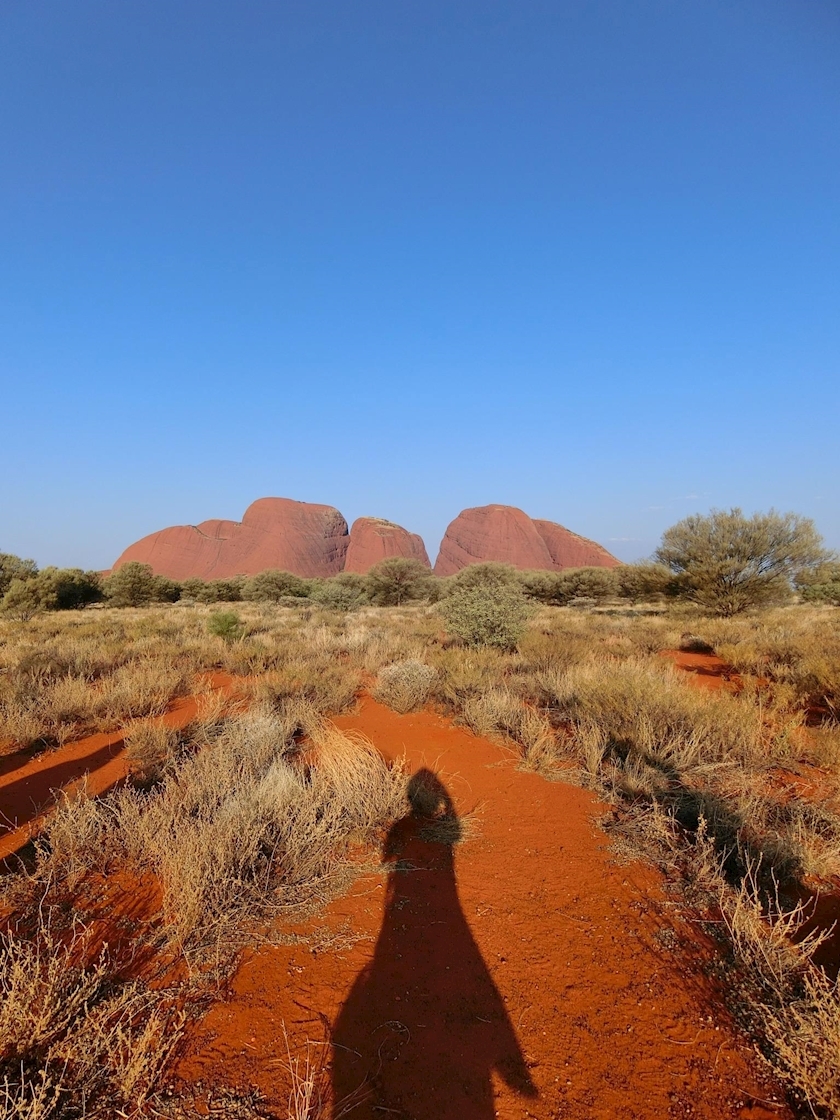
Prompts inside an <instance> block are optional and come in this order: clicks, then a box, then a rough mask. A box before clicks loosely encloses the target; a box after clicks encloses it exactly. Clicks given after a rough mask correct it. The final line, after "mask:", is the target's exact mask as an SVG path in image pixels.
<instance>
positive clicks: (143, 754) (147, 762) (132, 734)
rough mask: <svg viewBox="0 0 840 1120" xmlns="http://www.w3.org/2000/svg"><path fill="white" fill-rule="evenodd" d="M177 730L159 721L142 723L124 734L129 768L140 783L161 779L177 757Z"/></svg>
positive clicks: (146, 785)
mask: <svg viewBox="0 0 840 1120" xmlns="http://www.w3.org/2000/svg"><path fill="white" fill-rule="evenodd" d="M177 746H178V733H177V731H175V730H173V729H172V728H171V727H164V726H163V724H160V723H148V722H146V723H139V724H137V725H136V726H135V727H132V728H131V729H130V730H129V731H128V732H127V733H126V735H125V752H126V756H127V758H128V768H129V772H130V773H131V775H132V777H133V778H134V779H135V781H136V782H137V784H138V785H140V786H143V787H148V786H151V785H154V784H155V783H156V782H159V781H160V780H161V778H162V777H163V775H164V773H165V771H166V769H167V767H168V766H169V765H170V764H171V763H172V762H173V761H174V759H175V752H176V749H177Z"/></svg>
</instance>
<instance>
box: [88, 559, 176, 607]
mask: <svg viewBox="0 0 840 1120" xmlns="http://www.w3.org/2000/svg"><path fill="white" fill-rule="evenodd" d="M102 589H103V591H104V594H105V598H106V599H107V600H108V602H109V603H110V604H111V606H112V607H144V606H146V605H147V604H148V603H175V602H177V601H178V599H179V598H180V597H181V584H180V583H177V582H176V581H175V580H172V579H167V577H166V576H156V575H155V573H154V571H153V569H152V566H151V564H140V563H139V562H138V561H137V560H130V561H129V562H128V563H127V564H123V566H122V567H121V568H118V569H117V570H116V571H115V572H112V573H111V574H110V575H109V576H108V577H107V578H106V579H105V581H104V582H103V585H102Z"/></svg>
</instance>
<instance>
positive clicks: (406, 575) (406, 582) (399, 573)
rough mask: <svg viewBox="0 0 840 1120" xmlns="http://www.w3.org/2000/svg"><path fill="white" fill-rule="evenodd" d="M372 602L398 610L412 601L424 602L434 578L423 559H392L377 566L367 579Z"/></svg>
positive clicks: (398, 557)
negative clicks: (420, 600) (403, 604)
mask: <svg viewBox="0 0 840 1120" xmlns="http://www.w3.org/2000/svg"><path fill="white" fill-rule="evenodd" d="M366 580H367V593H368V598H369V600H370V602H371V603H375V604H376V605H377V606H380V607H398V606H400V604H401V603H406V602H409V601H410V600H411V599H422V598H424V597H425V596H426V594H427V593H428V590H429V585H430V583H431V582H432V581H433V580H434V576H433V575H432V573H431V572H430V570H429V568H428V567H427V566H426V565H425V564H423V563H421V562H420V561H419V560H413V559H409V558H408V557H405V556H391V557H389V558H388V559H386V560H380V562H379V563H378V564H375V565H374V566H373V567H372V568H371V569H370V571H369V572H368V573H367V576H366Z"/></svg>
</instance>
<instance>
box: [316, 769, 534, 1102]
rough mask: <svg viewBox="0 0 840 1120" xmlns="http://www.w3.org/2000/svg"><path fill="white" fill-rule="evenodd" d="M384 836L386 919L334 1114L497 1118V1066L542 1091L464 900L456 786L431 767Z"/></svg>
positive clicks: (360, 999)
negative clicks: (452, 790)
mask: <svg viewBox="0 0 840 1120" xmlns="http://www.w3.org/2000/svg"><path fill="white" fill-rule="evenodd" d="M409 800H410V803H411V807H412V809H411V813H410V814H409V816H407V817H405V818H404V819H403V820H401V821H398V822H397V823H396V824H395V825H394V826H393V828H392V829H391V830H390V832H389V834H388V837H387V839H386V842H385V848H384V853H383V856H384V860H385V862H386V863H389V864H390V865H391V870H390V874H389V876H388V887H387V897H386V905H385V915H384V918H383V922H382V929H381V931H380V934H379V938H378V940H377V943H376V949H375V951H374V955H373V959H372V961H371V963H370V965H369V966H368V967H367V968H366V969H365V970H364V971H363V972H361V973H360V974H359V976H358V977H357V978H356V981H355V983H354V984H353V987H352V989H351V991H350V994H349V996H348V998H347V1000H346V1002H345V1003H344V1006H343V1007H342V1009H341V1012H340V1014H339V1016H338V1019H337V1020H336V1023H335V1024H334V1028H333V1032H332V1046H333V1053H332V1081H333V1085H332V1087H333V1101H334V1102H335V1104H334V1106H333V1120H338V1118H339V1117H341V1116H346V1115H350V1116H351V1117H353V1118H354V1120H355V1118H358V1120H361V1118H362V1117H369V1118H373V1117H376V1118H377V1120H383V1118H385V1117H388V1116H395V1117H403V1118H405V1120H450V1118H451V1120H492V1118H493V1117H494V1116H495V1108H494V1104H493V1084H492V1079H491V1075H492V1074H493V1073H494V1072H495V1073H496V1074H497V1075H498V1076H499V1077H500V1078H501V1079H502V1080H503V1081H504V1082H506V1084H507V1085H509V1086H510V1087H511V1088H513V1089H514V1090H515V1091H516V1092H518V1093H520V1094H522V1095H523V1096H526V1097H535V1096H536V1095H537V1092H536V1089H535V1087H534V1083H533V1081H532V1080H531V1076H530V1073H529V1071H528V1068H527V1066H526V1064H525V1060H524V1058H523V1055H522V1051H521V1050H520V1047H519V1043H518V1041H517V1038H516V1033H515V1031H514V1029H513V1026H512V1024H511V1022H510V1019H509V1018H508V1014H507V1011H506V1009H505V1005H504V1000H503V999H502V997H501V995H500V994H499V991H498V989H497V988H496V985H495V984H494V983H493V980H492V977H491V976H490V973H489V971H488V969H487V965H486V964H485V963H484V960H483V958H482V956H481V952H480V951H479V948H478V945H477V944H476V942H475V939H474V938H473V935H472V933H471V932H470V928H469V926H468V925H467V921H466V918H465V917H464V914H463V912H462V910H461V904H460V901H459V899H458V888H457V884H456V881H455V867H454V852H453V847H454V845H455V844H456V843H457V841H458V840H459V839H460V837H461V835H462V824H461V822H460V821H459V819H458V817H457V815H456V814H455V809H454V806H453V803H452V799H451V798H450V796H449V793H448V792H447V790H446V787H445V786H444V785H443V784H442V783H441V782H440V780H439V779H438V778H437V777H436V776H435V775H434V774H433V773H432V772H431V771H430V770H421V771H419V772H418V773H417V774H416V775H415V776H414V777H413V778H412V780H411V783H410V785H409Z"/></svg>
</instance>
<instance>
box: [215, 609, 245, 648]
mask: <svg viewBox="0 0 840 1120" xmlns="http://www.w3.org/2000/svg"><path fill="white" fill-rule="evenodd" d="M207 632H208V633H209V634H213V635H214V636H215V637H217V638H222V639H223V640H224V641H226V642H235V641H236V640H237V639H238V638H241V637H242V635H243V634H244V633H245V627H244V626H243V624H242V619H241V618H240V617H239V615H238V614H237V613H236V611H214V612H213V613H212V614H211V615H210V616H209V617H208V619H207Z"/></svg>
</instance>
